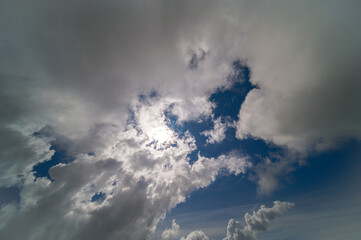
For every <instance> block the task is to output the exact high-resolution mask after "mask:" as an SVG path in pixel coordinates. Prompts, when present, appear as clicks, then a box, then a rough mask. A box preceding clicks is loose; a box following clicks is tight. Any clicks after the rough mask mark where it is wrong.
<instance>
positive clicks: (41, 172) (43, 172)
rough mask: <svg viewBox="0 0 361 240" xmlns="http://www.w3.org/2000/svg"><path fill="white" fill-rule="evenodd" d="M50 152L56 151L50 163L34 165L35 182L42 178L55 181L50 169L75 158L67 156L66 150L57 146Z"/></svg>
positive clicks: (51, 148)
mask: <svg viewBox="0 0 361 240" xmlns="http://www.w3.org/2000/svg"><path fill="white" fill-rule="evenodd" d="M50 150H54V154H53V156H52V157H51V159H50V160H49V161H44V162H40V163H37V164H36V165H34V167H33V172H34V176H35V180H36V179H37V178H40V177H47V178H48V179H50V180H51V181H54V179H52V178H51V177H50V174H49V169H50V168H52V167H53V166H56V165H58V164H59V163H68V162H71V161H72V160H73V158H71V157H69V156H68V155H67V152H66V150H63V149H61V148H59V147H58V146H57V145H52V146H51V147H50ZM90 154H91V153H90Z"/></svg>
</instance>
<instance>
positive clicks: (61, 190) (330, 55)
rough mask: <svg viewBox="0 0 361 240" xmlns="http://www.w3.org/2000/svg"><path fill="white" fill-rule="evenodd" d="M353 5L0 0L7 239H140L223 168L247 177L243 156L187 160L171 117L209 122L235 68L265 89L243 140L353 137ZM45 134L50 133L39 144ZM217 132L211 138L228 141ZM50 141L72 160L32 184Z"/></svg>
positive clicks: (252, 100) (298, 144)
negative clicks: (239, 64)
mask: <svg viewBox="0 0 361 240" xmlns="http://www.w3.org/2000/svg"><path fill="white" fill-rule="evenodd" d="M311 3H312V4H311ZM359 4H360V3H359V2H358V1H355V2H352V4H351V2H350V3H342V4H341V3H339V2H337V1H332V2H327V4H324V3H323V2H318V3H314V2H311V1H310V2H302V3H292V4H290V3H288V4H284V3H283V2H272V3H262V4H260V3H259V2H255V1H242V2H238V1H227V2H222V3H218V2H217V1H211V2H209V1H204V2H203V1H197V2H194V1H183V2H182V3H179V2H177V1H170V2H167V3H163V2H158V1H152V2H149V3H144V5H139V3H135V2H133V1H122V2H116V1H111V0H109V1H108V0H106V1H102V2H99V1H92V0H91V1H85V0H80V1H76V2H74V1H70V0H65V1H58V2H56V3H54V2H52V3H49V2H48V1H43V0H34V1H29V2H27V3H25V4H24V2H23V1H18V0H14V1H2V2H1V3H0V29H1V34H0V36H1V37H0V100H1V103H2V104H1V108H0V133H1V134H0V135H1V140H0V150H1V151H0V152H1V162H0V180H1V181H0V186H1V187H5V188H6V187H11V186H16V187H19V188H21V192H20V202H19V206H17V205H14V204H12V205H6V206H5V207H2V208H1V212H2V214H1V218H2V219H1V221H0V222H1V224H2V230H1V233H0V236H1V237H3V238H12V239H17V238H18V239H24V238H27V239H45V238H46V239H48V238H51V239H82V238H87V239H92V238H93V239H94V238H103V239H117V238H122V239H144V238H145V237H146V236H147V235H148V234H149V233H150V232H152V231H154V228H155V227H156V224H157V222H158V221H159V219H161V218H163V217H164V215H165V213H166V211H167V210H168V209H170V208H172V207H174V206H176V205H177V204H178V203H180V202H182V201H185V199H186V197H187V196H188V194H189V193H190V192H192V191H194V190H196V189H198V188H201V187H206V186H208V185H209V184H210V183H211V182H212V181H214V179H215V178H216V176H217V174H218V173H219V172H220V171H223V169H226V170H227V171H229V172H232V173H235V174H240V173H244V172H245V170H246V169H247V168H248V167H249V166H250V164H249V163H248V159H247V158H246V157H243V156H233V155H232V154H228V155H222V156H220V157H219V158H217V159H213V158H209V159H208V158H204V157H202V156H200V157H199V159H198V161H196V162H195V163H194V164H193V165H191V164H189V162H188V158H187V156H188V154H189V153H190V152H192V151H193V150H194V149H195V147H196V146H195V143H194V141H195V140H194V138H193V137H192V136H191V135H190V133H189V132H187V133H184V136H180V135H178V134H177V133H176V132H175V131H173V130H172V129H170V128H169V127H168V126H167V125H166V123H165V122H166V121H165V119H164V118H165V116H164V114H163V112H164V111H165V110H166V109H169V107H170V106H171V105H172V106H174V107H173V108H172V113H173V114H175V115H177V116H178V120H179V121H180V123H181V122H182V121H185V120H189V119H193V120H195V119H197V118H199V117H200V116H202V115H203V116H210V115H211V113H212V107H213V106H212V103H210V102H209V101H207V97H208V96H209V94H210V93H212V92H213V91H214V90H215V89H217V88H218V87H222V86H225V85H226V84H227V76H229V74H230V73H231V72H232V66H231V64H232V62H233V61H234V60H235V59H239V58H242V59H247V64H248V65H249V67H250V69H251V71H252V75H251V81H252V83H253V84H255V85H257V86H258V88H257V89H254V90H252V91H251V92H250V93H249V94H248V95H247V97H246V100H245V102H244V104H243V105H242V108H241V110H240V113H239V119H240V120H239V122H238V123H237V136H238V137H239V138H241V139H243V138H246V137H249V136H252V137H255V138H261V139H264V140H266V141H269V142H273V143H275V144H278V145H282V146H287V147H288V148H290V149H294V150H296V151H300V152H307V151H309V150H312V149H315V150H323V149H327V148H330V147H333V146H335V143H337V142H338V141H341V140H343V139H346V138H350V137H354V138H359V137H360V129H361V128H360V119H361V117H360V116H361V115H360V112H361V111H360V105H359V104H357V103H358V102H360V100H361V99H360V94H359V92H360V89H361V86H360V83H359V81H357V80H358V79H359V78H360V75H359V71H358V69H359V62H360V61H359V56H360V44H359V42H360V38H361V37H360V34H359V31H357V29H358V25H357V24H358V23H359V22H360V19H359V18H360V15H359V14H358V13H359V9H360V6H359ZM346 13H347V14H346ZM345 16H347V17H345ZM355 29H356V30H355ZM194 54H195V55H194ZM192 59H193V60H192ZM152 92H156V94H155V96H153V97H149V95H152V94H150V93H152ZM139 95H144V96H147V98H146V99H145V100H144V99H143V100H142V101H140V100H139ZM45 126H51V127H52V128H53V129H54V132H53V133H51V134H50V135H49V137H38V136H34V135H33V133H34V132H37V131H39V130H41V129H44V127H45ZM220 129H222V127H220ZM215 130H216V129H214V132H209V133H208V135H209V137H210V140H209V141H218V140H220V139H221V138H222V136H223V135H222V134H221V132H222V131H215ZM60 136H62V137H60ZM54 139H55V140H54ZM54 141H55V142H54ZM53 144H58V145H62V146H63V147H64V148H66V152H67V154H69V155H70V156H71V158H72V159H73V160H72V161H71V162H69V163H60V164H58V165H56V166H54V167H52V168H51V169H50V176H51V177H52V178H53V179H55V181H53V182H51V181H50V180H49V179H47V178H38V179H36V181H34V180H35V177H34V174H33V172H32V170H33V166H34V165H36V164H38V163H41V162H44V161H48V160H49V159H50V158H51V157H52V156H53V154H54V150H51V149H50V148H51V146H53ZM89 153H92V154H89ZM275 172H277V171H275ZM113 184H114V185H113ZM100 193H103V194H105V195H102V196H104V200H103V201H102V202H99V201H91V200H92V199H93V196H95V195H96V194H100ZM19 227H22V229H21V231H20V229H19Z"/></svg>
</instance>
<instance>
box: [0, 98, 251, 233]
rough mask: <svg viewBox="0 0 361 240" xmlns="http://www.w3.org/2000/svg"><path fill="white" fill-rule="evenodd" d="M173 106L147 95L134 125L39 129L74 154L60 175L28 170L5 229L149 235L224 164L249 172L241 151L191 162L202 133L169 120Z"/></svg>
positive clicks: (7, 210) (43, 137) (6, 213)
mask: <svg viewBox="0 0 361 240" xmlns="http://www.w3.org/2000/svg"><path fill="white" fill-rule="evenodd" d="M167 108H168V103H167V101H162V100H158V99H154V98H149V99H148V98H142V99H141V100H140V101H139V102H138V103H137V104H135V105H134V106H132V107H131V111H132V112H133V115H132V119H131V120H129V121H128V124H127V127H126V129H123V128H121V127H119V126H117V125H114V124H104V125H97V126H96V127H95V128H94V129H92V130H91V131H90V132H89V133H88V136H85V137H84V138H79V139H75V140H71V139H65V138H64V137H62V135H61V134H59V133H56V130H54V129H51V128H49V127H46V128H45V129H42V130H41V131H39V132H37V134H35V135H34V136H32V138H34V139H35V140H34V141H40V142H41V141H43V142H44V143H46V142H49V143H50V144H53V145H58V146H59V148H63V147H64V148H65V147H66V149H67V150H68V152H67V154H69V155H70V156H73V158H74V160H71V161H70V162H66V163H59V164H57V165H55V166H53V167H52V168H50V170H49V173H50V177H51V179H53V181H51V180H50V179H48V178H46V177H38V178H35V176H34V175H33V172H32V171H31V170H26V171H24V172H23V176H22V177H21V178H20V179H19V180H20V181H22V183H18V184H21V193H20V196H21V199H20V203H19V205H18V206H16V205H15V204H10V205H7V206H5V207H3V208H2V209H1V212H2V213H3V215H2V223H3V226H2V229H1V233H0V236H1V237H4V238H5V237H6V238H11V239H21V238H29V239H46V238H49V237H51V238H55V239H98V238H100V237H102V238H104V239H119V238H121V239H145V238H146V236H147V235H148V234H149V233H151V232H152V231H154V229H155V227H156V224H157V222H158V221H159V220H160V219H161V218H164V216H165V214H166V211H167V210H168V209H171V208H173V207H175V206H176V205H177V204H178V203H180V202H183V201H185V199H186V197H187V196H188V194H189V193H190V192H192V191H194V190H196V189H198V188H202V187H206V186H208V185H209V184H210V183H211V182H213V181H214V180H215V178H216V176H217V175H218V173H219V172H220V171H227V172H229V173H233V174H240V173H244V172H245V170H246V169H247V167H248V162H247V158H245V157H241V156H238V157H236V156H235V155H234V154H233V155H230V156H227V155H221V156H220V157H218V158H217V159H213V158H205V157H202V156H199V158H198V160H197V161H196V162H195V163H193V165H191V164H190V163H189V159H188V157H187V156H188V154H189V153H191V152H192V151H193V150H195V142H194V138H193V137H192V136H191V135H190V134H189V133H184V134H183V135H182V136H180V135H179V134H178V133H176V132H175V131H173V130H172V129H171V128H169V127H168V126H167V122H166V119H165V115H164V111H165V110H166V109H167ZM49 143H48V144H49ZM90 149H91V150H92V152H91V153H89V150H90ZM38 150H39V151H40V152H41V151H44V149H42V148H40V149H38ZM45 150H46V151H45V153H47V152H48V150H47V149H45ZM47 156H48V157H49V156H51V155H49V154H48V155H47ZM48 160H49V159H48ZM10 174H13V173H12V172H10ZM4 175H5V176H6V174H4ZM19 227H21V231H19ZM64 230H65V231H64ZM174 231H176V230H174ZM171 236H172V234H171V233H170V232H169V234H168V235H167V234H165V236H164V237H168V238H169V237H171Z"/></svg>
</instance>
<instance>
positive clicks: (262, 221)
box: [162, 201, 294, 240]
mask: <svg viewBox="0 0 361 240" xmlns="http://www.w3.org/2000/svg"><path fill="white" fill-rule="evenodd" d="M293 206H294V203H290V202H280V201H274V202H273V206H272V207H269V208H268V207H266V206H265V205H261V206H260V208H259V209H258V210H257V211H253V213H252V214H249V213H246V214H245V215H244V220H245V225H244V224H242V223H240V222H238V221H236V220H234V219H231V220H229V222H228V226H227V235H226V237H225V238H223V240H256V239H257V237H256V236H257V233H259V232H261V231H266V230H267V227H268V226H269V225H270V223H271V221H272V220H273V219H275V218H276V217H280V216H282V215H283V214H285V213H286V212H287V211H288V210H289V209H291V208H292V207H293ZM179 229H180V226H179V225H178V224H177V223H176V222H175V220H173V221H172V229H166V230H165V231H164V232H163V234H162V237H163V236H171V237H172V238H162V240H168V239H176V238H177V236H179ZM175 233H176V234H175ZM208 239H209V238H208V237H207V235H206V234H205V233H204V232H202V231H201V230H196V231H193V232H191V233H189V234H188V236H187V237H181V238H180V240H208Z"/></svg>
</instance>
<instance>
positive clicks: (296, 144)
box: [237, 1, 361, 153]
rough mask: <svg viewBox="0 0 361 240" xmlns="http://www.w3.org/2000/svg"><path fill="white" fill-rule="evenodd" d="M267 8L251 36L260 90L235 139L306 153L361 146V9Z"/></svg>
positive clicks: (333, 4) (250, 98)
mask: <svg viewBox="0 0 361 240" xmlns="http://www.w3.org/2000/svg"><path fill="white" fill-rule="evenodd" d="M264 7H265V8H267V10H265V9H263V10H261V11H262V12H263V13H264V15H263V16H259V15H258V17H260V18H259V19H258V21H255V22H254V23H255V26H252V28H250V33H249V34H250V35H249V40H251V42H250V43H249V46H250V48H249V50H250V56H251V57H250V58H248V64H249V65H250V67H251V70H252V76H251V81H252V83H254V84H257V86H258V87H259V89H254V90H252V91H251V92H250V93H249V94H248V95H247V97H246V100H245V102H244V103H243V105H242V107H241V110H240V113H239V122H238V124H237V136H238V137H239V138H241V139H243V138H247V137H248V136H252V137H255V138H261V139H264V140H266V141H269V142H273V143H275V144H277V145H281V146H286V147H288V148H290V149H292V150H296V151H299V152H302V153H308V152H310V151H314V150H316V151H323V150H326V149H329V148H332V147H336V146H337V145H338V143H339V142H341V141H343V140H345V139H350V138H357V139H360V137H361V127H360V126H361V115H360V109H361V105H360V104H358V103H359V102H360V100H361V99H360V94H359V92H360V90H361V84H360V81H359V79H360V77H361V76H360V72H359V71H358V70H357V69H359V67H360V61H359V60H358V59H359V56H360V54H361V45H360V44H359V42H360V40H361V34H360V32H359V31H356V29H357V22H359V21H360V15H359V14H358V11H359V10H360V9H361V6H360V3H359V2H357V3H356V2H352V3H351V2H350V3H348V4H340V3H339V2H337V1H330V2H327V3H326V2H324V1H318V2H314V1H303V2H302V4H301V3H292V4H282V5H279V4H275V3H274V2H272V4H269V5H267V4H265V6H264ZM306 12H307V14H306ZM270 16H272V18H270ZM256 22H257V23H256ZM246 38H247V37H246Z"/></svg>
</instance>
